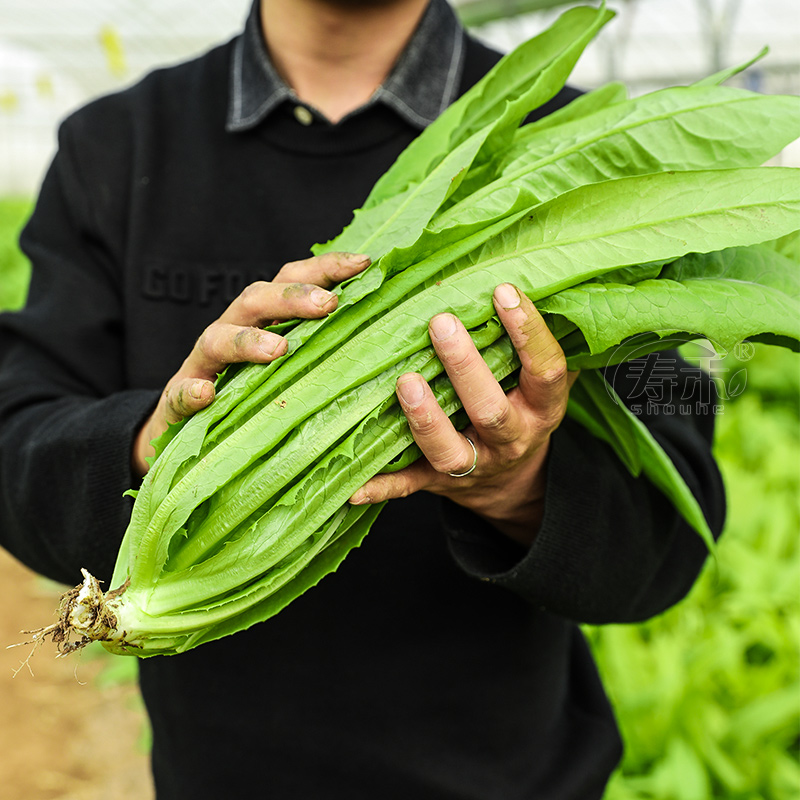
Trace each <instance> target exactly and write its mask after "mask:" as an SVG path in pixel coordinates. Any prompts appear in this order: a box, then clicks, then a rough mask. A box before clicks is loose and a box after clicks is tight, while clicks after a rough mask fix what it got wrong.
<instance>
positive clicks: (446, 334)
mask: <svg viewBox="0 0 800 800" xmlns="http://www.w3.org/2000/svg"><path fill="white" fill-rule="evenodd" d="M455 332H456V318H455V317H454V316H453V315H452V314H437V315H436V316H435V317H434V318H433V319H432V320H431V333H432V334H433V335H434V337H435V338H436V339H438V340H439V341H440V342H441V341H444V340H445V339H449V338H450V337H451V336H452V335H453V334H454V333H455Z"/></svg>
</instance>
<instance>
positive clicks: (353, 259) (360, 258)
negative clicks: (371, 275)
mask: <svg viewBox="0 0 800 800" xmlns="http://www.w3.org/2000/svg"><path fill="white" fill-rule="evenodd" d="M347 260H348V261H349V262H350V263H351V264H353V265H354V266H356V267H358V266H361V265H362V264H368V263H369V261H370V257H369V256H368V255H366V254H365V253H347Z"/></svg>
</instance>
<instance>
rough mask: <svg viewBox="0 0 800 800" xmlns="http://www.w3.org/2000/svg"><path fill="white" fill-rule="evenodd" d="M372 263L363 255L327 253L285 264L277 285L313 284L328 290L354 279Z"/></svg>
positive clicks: (277, 277) (275, 279) (276, 278)
mask: <svg viewBox="0 0 800 800" xmlns="http://www.w3.org/2000/svg"><path fill="white" fill-rule="evenodd" d="M370 263H371V260H370V257H369V256H367V255H364V254H363V253H325V254H324V255H321V256H313V257H312V258H306V259H303V260H302V261H290V262H289V263H288V264H284V265H283V266H282V267H281V268H280V270H279V272H278V274H277V275H276V276H275V278H274V281H275V282H276V283H313V284H316V285H317V286H324V287H326V288H328V287H330V286H334V285H335V284H337V283H341V282H342V281H344V280H347V279H348V278H352V277H353V276H354V275H357V274H358V273H359V272H362V271H363V270H365V269H366V268H367V267H368V266H369V265H370Z"/></svg>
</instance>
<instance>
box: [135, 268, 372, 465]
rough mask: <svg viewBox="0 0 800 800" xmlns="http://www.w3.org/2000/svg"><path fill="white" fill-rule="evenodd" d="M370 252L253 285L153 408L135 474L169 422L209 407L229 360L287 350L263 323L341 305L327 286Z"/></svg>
mask: <svg viewBox="0 0 800 800" xmlns="http://www.w3.org/2000/svg"><path fill="white" fill-rule="evenodd" d="M369 263H370V260H369V258H368V257H367V256H365V255H354V254H352V253H327V254H326V255H323V256H318V257H316V258H308V259H305V260H304V261H292V262H291V263H289V264H285V265H284V266H283V267H282V268H281V270H280V271H279V272H278V274H277V275H276V276H275V278H274V280H272V281H270V282H267V281H258V282H256V283H252V284H250V286H248V287H247V288H246V289H245V290H244V291H243V292H242V293H241V294H240V295H239V296H238V297H237V298H236V299H235V300H234V301H233V302H232V303H231V304H230V305H229V306H228V308H227V309H225V311H224V312H223V314H222V316H221V317H220V318H219V319H218V320H217V321H216V322H212V323H211V325H209V326H208V327H207V328H206V329H205V330H204V331H203V333H202V334H201V336H200V338H199V339H198V340H197V343H196V344H195V346H194V348H193V349H192V352H191V353H189V356H188V357H187V359H186V360H185V361H184V362H183V364H182V365H181V368H180V369H179V370H178V371H177V372H176V373H175V374H174V375H173V376H172V378H170V380H169V381H168V382H167V385H166V387H165V388H164V391H163V392H162V393H161V398H160V399H159V401H158V405H157V406H156V408H155V410H154V411H153V413H152V414H151V415H150V417H149V418H148V419H147V421H146V422H145V424H144V425H143V426H142V428H141V429H140V431H139V433H138V435H137V437H136V440H135V442H134V446H133V453H132V456H131V458H132V465H133V471H134V473H135V474H136V475H137V476H139V477H141V476H142V475H144V474H145V473H146V472H147V470H148V464H147V461H146V460H145V457H146V456H152V455H153V453H154V450H153V446H152V445H151V444H150V442H151V441H152V440H153V439H155V438H156V437H157V436H159V435H161V434H162V433H163V432H164V431H165V430H166V429H167V424H168V423H174V422H178V421H179V420H181V419H183V418H184V417H189V416H191V415H192V414H195V413H197V412H198V411H200V410H201V409H203V408H205V407H206V406H208V405H209V404H210V403H211V402H212V401H213V399H214V380H215V379H216V377H217V375H218V374H219V373H220V372H222V370H223V369H225V367H226V366H227V365H228V364H235V363H239V362H242V361H250V362H254V363H258V364H266V363H269V362H270V361H273V360H274V359H276V358H279V357H280V356H282V355H284V354H285V353H286V346H287V345H286V340H285V339H284V338H283V337H282V336H279V335H278V334H276V333H269V332H267V331H265V330H262V328H263V327H264V326H265V325H269V324H272V323H273V322H277V321H281V320H286V319H295V318H300V319H316V318H318V317H324V316H326V315H327V314H330V313H331V311H333V310H334V309H335V308H336V304H337V297H336V295H335V294H333V293H332V292H329V291H327V287H330V286H333V285H335V284H337V283H340V282H341V281H344V280H346V279H347V278H350V277H352V276H353V275H356V274H358V273H359V272H361V271H362V270H364V269H366V267H367V266H369Z"/></svg>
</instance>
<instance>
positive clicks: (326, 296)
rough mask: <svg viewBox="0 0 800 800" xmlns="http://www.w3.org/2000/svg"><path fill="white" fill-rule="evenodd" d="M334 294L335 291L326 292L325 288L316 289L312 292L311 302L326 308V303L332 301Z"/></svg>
mask: <svg viewBox="0 0 800 800" xmlns="http://www.w3.org/2000/svg"><path fill="white" fill-rule="evenodd" d="M333 296H334V294H333V292H326V291H325V290H324V289H314V290H313V291H312V292H311V302H312V303H313V304H314V305H315V306H319V307H320V308H324V307H325V306H326V305H328V303H330V301H331V298H332V297H333Z"/></svg>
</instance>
